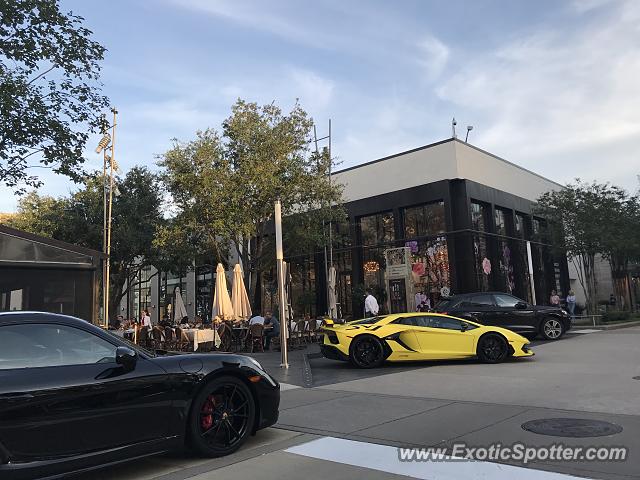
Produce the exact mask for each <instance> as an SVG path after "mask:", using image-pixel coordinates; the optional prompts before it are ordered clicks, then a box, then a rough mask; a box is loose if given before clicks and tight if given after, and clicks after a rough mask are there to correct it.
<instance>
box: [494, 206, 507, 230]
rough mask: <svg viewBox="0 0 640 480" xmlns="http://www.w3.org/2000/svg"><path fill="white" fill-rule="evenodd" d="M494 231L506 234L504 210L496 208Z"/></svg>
mask: <svg viewBox="0 0 640 480" xmlns="http://www.w3.org/2000/svg"><path fill="white" fill-rule="evenodd" d="M495 217H496V233H497V234H498V235H507V214H506V213H505V211H504V210H501V209H499V208H496V215H495Z"/></svg>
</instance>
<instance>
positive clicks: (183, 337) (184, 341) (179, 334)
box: [175, 327, 193, 352]
mask: <svg viewBox="0 0 640 480" xmlns="http://www.w3.org/2000/svg"><path fill="white" fill-rule="evenodd" d="M175 342H176V350H179V351H181V352H188V351H189V350H191V346H192V345H193V343H191V341H190V340H189V337H187V334H186V333H185V332H183V331H182V329H181V328H180V327H176V340H175Z"/></svg>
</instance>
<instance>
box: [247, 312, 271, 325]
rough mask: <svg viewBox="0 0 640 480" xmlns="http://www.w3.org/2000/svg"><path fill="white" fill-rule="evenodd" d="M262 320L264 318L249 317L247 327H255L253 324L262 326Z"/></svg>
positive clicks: (257, 316) (258, 316)
mask: <svg viewBox="0 0 640 480" xmlns="http://www.w3.org/2000/svg"><path fill="white" fill-rule="evenodd" d="M267 313H268V312H267ZM265 315H266V314H265ZM264 320H265V317H261V316H260V315H256V316H255V317H251V320H249V325H255V324H259V325H264Z"/></svg>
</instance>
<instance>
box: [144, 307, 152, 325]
mask: <svg viewBox="0 0 640 480" xmlns="http://www.w3.org/2000/svg"><path fill="white" fill-rule="evenodd" d="M142 325H143V326H145V327H150V326H151V315H149V310H147V309H146V308H145V309H144V310H143V311H142Z"/></svg>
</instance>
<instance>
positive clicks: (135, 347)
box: [105, 330, 156, 357]
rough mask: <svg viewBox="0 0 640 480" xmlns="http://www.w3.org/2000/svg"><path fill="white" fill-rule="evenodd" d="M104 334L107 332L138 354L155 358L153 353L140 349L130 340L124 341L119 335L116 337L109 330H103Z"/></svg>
mask: <svg viewBox="0 0 640 480" xmlns="http://www.w3.org/2000/svg"><path fill="white" fill-rule="evenodd" d="M105 332H107V333H108V334H109V335H111V336H112V337H114V338H117V339H118V340H120V341H121V342H124V343H126V344H127V346H129V347H131V348H133V349H134V350H138V351H140V352H143V353H144V354H145V355H148V356H149V357H155V356H156V354H155V352H153V351H151V350H149V349H147V348H144V347H141V346H140V345H138V344H136V343H133V342H132V341H131V340H128V339H126V338H124V337H121V336H120V335H116V334H115V333H113V332H112V331H111V330H105Z"/></svg>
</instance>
